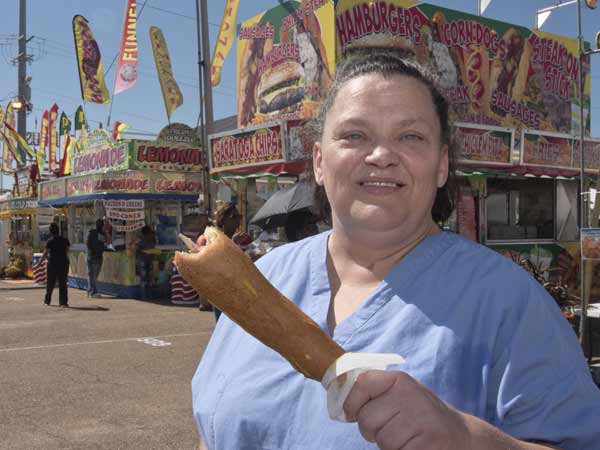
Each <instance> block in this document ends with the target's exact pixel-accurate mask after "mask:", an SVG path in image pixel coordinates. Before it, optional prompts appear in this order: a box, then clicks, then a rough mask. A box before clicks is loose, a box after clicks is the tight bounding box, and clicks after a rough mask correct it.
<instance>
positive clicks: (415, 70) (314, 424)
mask: <svg viewBox="0 0 600 450" xmlns="http://www.w3.org/2000/svg"><path fill="white" fill-rule="evenodd" d="M315 129H316V130H317V132H318V139H317V142H316V144H315V145H314V149H313V150H314V151H313V163H314V178H315V181H316V183H317V185H318V194H319V195H317V197H320V198H322V199H324V200H325V203H324V204H322V205H321V206H322V207H323V209H324V210H327V211H330V218H331V224H332V230H331V231H329V232H326V233H322V234H319V235H317V236H313V237H310V238H308V239H304V240H302V241H299V242H295V243H292V244H289V245H285V246H282V247H279V248H277V249H274V250H273V251H271V252H270V253H268V254H267V255H266V256H264V257H263V258H261V259H260V260H259V261H257V263H256V264H257V266H258V268H259V269H260V270H261V271H262V273H263V274H264V275H265V276H266V277H267V278H268V279H269V280H270V281H271V283H272V284H273V285H274V286H275V287H276V288H277V289H279V290H280V291H281V292H282V293H283V294H284V295H286V296H287V297H288V298H289V299H291V300H292V301H293V302H295V303H296V304H297V305H298V306H299V307H300V308H301V309H302V310H303V311H304V312H306V313H307V314H308V315H309V316H311V317H312V318H313V319H314V320H315V321H316V322H317V323H318V324H319V325H320V326H321V327H322V328H323V329H324V330H325V331H326V332H328V333H329V334H330V335H331V336H332V338H333V339H334V340H335V341H336V342H338V343H339V344H340V345H341V346H342V347H343V348H344V349H345V350H346V351H351V352H382V353H397V354H399V355H401V356H403V357H404V359H405V360H406V362H405V363H403V364H401V365H396V366H391V367H389V368H388V369H387V370H386V371H380V370H372V371H368V372H366V373H364V374H363V375H361V376H360V377H359V378H358V380H357V382H356V384H355V385H354V387H353V389H352V391H351V392H350V395H349V396H348V398H347V400H346V402H345V405H344V408H345V412H346V416H347V417H348V418H349V419H350V420H351V421H352V422H351V423H341V422H335V421H332V420H330V419H329V416H328V413H327V401H326V394H325V391H324V390H323V388H322V387H321V385H320V384H319V383H318V382H315V381H313V380H309V379H305V378H304V377H303V376H302V375H301V374H300V373H298V372H296V371H295V370H294V369H293V368H292V367H291V366H290V365H289V364H288V363H287V361H286V360H285V359H283V358H282V357H281V356H280V355H279V354H277V353H275V352H274V351H272V350H271V349H269V348H267V347H265V346H264V345H262V344H261V343H260V342H258V341H257V340H256V339H255V338H253V337H252V336H250V335H249V334H247V333H246V332H245V331H244V330H242V329H241V328H240V327H238V326H237V325H235V324H234V323H233V322H232V321H231V320H229V318H227V317H226V316H223V317H222V319H221V320H219V322H218V324H217V327H216V329H215V332H214V334H213V336H212V339H211V341H210V343H209V345H208V347H207V349H206V351H205V353H204V355H203V358H202V361H201V363H200V365H199V367H198V370H197V372H196V374H195V376H194V378H193V381H192V393H193V408H194V416H195V419H196V422H197V425H198V429H199V432H200V435H201V440H202V446H204V447H205V448H206V449H208V450H241V449H268V450H277V449H294V450H300V449H302V450H305V449H318V450H327V449H332V450H333V449H339V450H342V449H343V450H350V449H352V450H356V449H359V450H362V449H365V450H366V449H377V448H379V449H385V450H388V449H394V450H397V449H402V450H424V449H427V450H436V449H444V450H447V449H451V450H462V449H464V450H483V449H485V450H495V449H502V450H506V449H512V450H535V449H549V448H559V449H564V450H584V449H586V450H588V449H599V448H600V391H598V389H597V388H596V386H595V385H594V384H593V382H592V380H591V377H590V374H589V371H588V369H587V364H586V362H585V360H584V358H583V354H582V352H581V350H580V348H579V345H578V342H577V340H576V337H575V335H574V334H573V332H572V331H571V329H570V328H569V325H568V323H567V322H566V321H565V320H564V318H563V317H562V315H561V313H560V310H559V309H558V307H557V306H556V304H555V303H554V301H553V300H552V298H550V297H549V295H548V294H547V293H546V291H545V290H544V289H543V288H542V287H541V286H540V285H539V284H538V283H537V282H536V281H534V280H533V279H532V278H531V277H530V276H529V275H528V274H527V273H525V272H524V271H523V270H521V269H520V268H519V267H517V266H516V265H514V264H513V263H512V262H511V261H509V260H508V259H507V258H504V257H503V256H501V255H499V254H497V253H495V252H493V251H491V250H489V249H487V248H485V247H483V246H481V245H479V244H477V243H474V242H471V241H468V240H465V239H463V238H461V237H460V236H457V235H455V234H452V233H446V232H442V231H441V230H440V229H439V227H438V226H437V225H436V221H439V220H445V219H447V218H448V216H449V214H450V212H451V211H452V209H453V201H452V198H453V196H452V195H451V192H452V189H451V186H452V180H451V177H452V169H451V161H452V145H451V131H450V130H451V127H450V124H449V123H448V105H447V103H446V100H445V99H444V97H443V96H442V95H441V92H440V91H439V90H438V88H437V87H436V84H435V81H434V79H433V78H432V77H431V76H430V75H429V74H428V72H427V71H426V70H425V69H424V68H422V67H421V66H419V65H418V64H416V63H415V62H412V61H409V60H405V59H403V58H402V57H401V56H399V55H398V54H397V53H394V52H392V51H389V50H387V51H386V50H370V51H369V52H366V53H365V52H356V53H354V54H352V55H350V56H348V57H347V58H346V59H345V61H344V62H342V63H341V66H339V67H338V69H337V70H336V74H335V81H334V83H333V86H332V88H331V90H330V93H329V97H328V98H327V99H326V100H325V101H324V102H323V104H322V107H321V111H320V114H319V116H318V117H317V118H316V119H315ZM266 320H267V319H266Z"/></svg>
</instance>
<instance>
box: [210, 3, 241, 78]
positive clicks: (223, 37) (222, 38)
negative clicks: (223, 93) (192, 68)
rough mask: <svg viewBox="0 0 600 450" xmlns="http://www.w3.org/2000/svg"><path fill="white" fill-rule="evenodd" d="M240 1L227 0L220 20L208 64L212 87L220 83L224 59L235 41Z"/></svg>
mask: <svg viewBox="0 0 600 450" xmlns="http://www.w3.org/2000/svg"><path fill="white" fill-rule="evenodd" d="M239 6H240V0H227V2H226V3H225V11H224V12H223V18H222V19H221V28H220V29H219V35H218V36H217V42H216V43H215V50H214V51H213V57H212V62H211V64H210V83H211V85H213V86H216V85H218V84H219V83H220V82H221V69H222V68H223V63H224V62H225V58H227V55H228V54H229V51H230V50H231V47H232V46H233V41H234V40H235V21H236V18H237V12H238V7H239Z"/></svg>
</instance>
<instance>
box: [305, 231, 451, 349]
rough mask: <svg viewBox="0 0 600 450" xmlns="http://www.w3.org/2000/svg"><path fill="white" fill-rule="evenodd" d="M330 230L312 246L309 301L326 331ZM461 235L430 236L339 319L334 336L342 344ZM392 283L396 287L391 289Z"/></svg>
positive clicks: (320, 236)
mask: <svg viewBox="0 0 600 450" xmlns="http://www.w3.org/2000/svg"><path fill="white" fill-rule="evenodd" d="M330 235H331V230H329V231H327V232H325V233H321V234H320V235H319V236H318V237H316V238H315V239H314V241H313V243H312V247H311V249H310V290H311V294H312V299H311V302H310V304H309V305H308V311H309V314H310V315H311V317H312V318H313V319H314V320H315V322H317V323H318V324H319V326H320V327H321V328H322V329H323V330H324V331H325V332H326V333H327V334H330V332H329V327H328V326H327V313H328V311H329V303H330V301H331V286H330V284H329V277H328V274H327V242H328V239H329V236H330ZM457 239H458V237H457V236H456V235H454V234H452V233H446V232H441V233H437V234H434V235H432V236H428V237H427V238H425V239H424V240H423V241H421V242H420V243H419V244H418V245H417V246H416V247H415V248H414V249H412V250H411V251H410V252H409V253H408V254H406V256H404V258H402V260H401V261H400V262H399V263H398V264H396V265H395V266H394V267H393V268H392V269H391V270H390V272H389V273H388V275H387V276H386V277H385V279H384V280H383V281H381V282H380V283H379V285H377V287H376V288H375V289H374V290H373V291H372V292H371V293H370V294H369V295H368V296H367V298H366V299H365V300H364V301H363V302H362V303H361V305H360V306H359V307H358V309H357V310H356V311H354V312H353V313H352V314H351V315H350V316H348V317H347V318H346V319H344V320H343V321H341V322H340V323H338V324H337V325H336V327H335V329H334V331H333V336H332V338H333V339H334V340H335V341H336V342H338V343H339V344H340V345H343V344H344V343H346V342H347V341H348V340H349V339H350V338H351V337H352V335H353V334H354V333H356V332H357V331H358V330H359V329H360V328H361V327H362V326H364V324H365V323H366V322H367V321H368V320H369V319H370V318H371V317H373V315H374V314H375V313H376V312H377V311H378V310H379V309H381V308H382V307H383V306H384V305H385V304H386V303H387V302H388V301H389V300H390V298H391V297H392V295H394V292H397V289H398V288H399V287H402V286H406V285H408V284H410V283H411V282H412V280H413V279H414V278H415V277H416V276H417V275H418V274H419V273H420V272H422V271H423V270H425V269H426V267H427V265H428V264H430V263H431V261H432V260H433V258H434V257H436V256H438V255H440V254H441V253H443V252H444V251H445V250H446V249H447V248H449V247H450V246H452V245H453V244H454V243H455V242H456V240H457ZM392 285H393V289H392Z"/></svg>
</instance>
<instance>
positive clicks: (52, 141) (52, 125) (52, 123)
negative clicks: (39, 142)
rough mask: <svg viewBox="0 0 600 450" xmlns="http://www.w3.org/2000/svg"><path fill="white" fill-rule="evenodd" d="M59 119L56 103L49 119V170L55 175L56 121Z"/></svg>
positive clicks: (51, 109)
mask: <svg viewBox="0 0 600 450" xmlns="http://www.w3.org/2000/svg"><path fill="white" fill-rule="evenodd" d="M57 118H58V105H57V104H56V103H55V104H53V105H52V107H51V108H50V117H49V118H48V170H49V171H50V173H54V166H55V165H56V163H57V159H56V148H57V142H56V119H57Z"/></svg>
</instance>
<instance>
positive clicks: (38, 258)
mask: <svg viewBox="0 0 600 450" xmlns="http://www.w3.org/2000/svg"><path fill="white" fill-rule="evenodd" d="M42 254H43V253H34V254H33V258H32V260H31V265H32V268H33V279H34V281H35V283H36V284H40V285H45V284H46V258H44V259H42Z"/></svg>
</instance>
